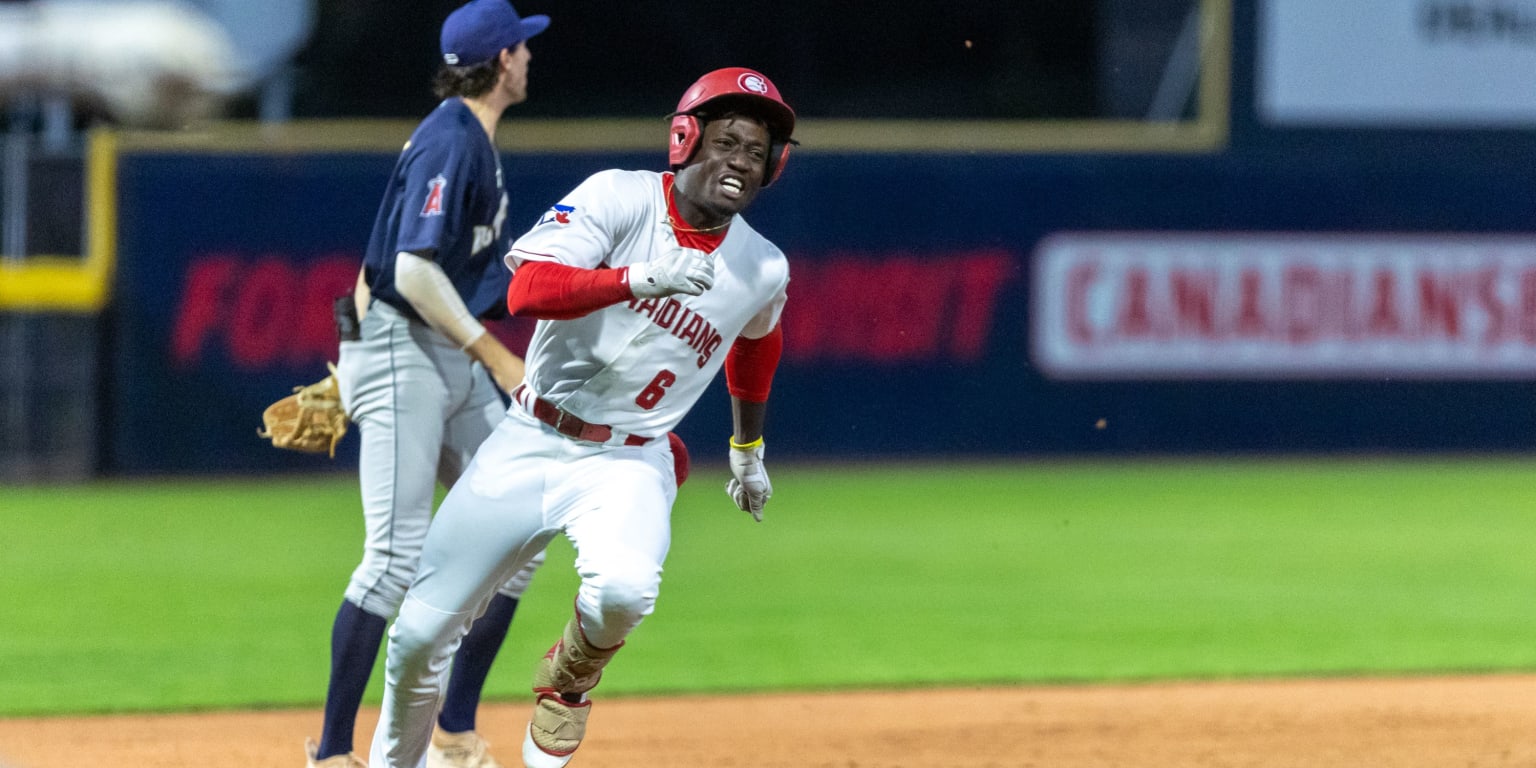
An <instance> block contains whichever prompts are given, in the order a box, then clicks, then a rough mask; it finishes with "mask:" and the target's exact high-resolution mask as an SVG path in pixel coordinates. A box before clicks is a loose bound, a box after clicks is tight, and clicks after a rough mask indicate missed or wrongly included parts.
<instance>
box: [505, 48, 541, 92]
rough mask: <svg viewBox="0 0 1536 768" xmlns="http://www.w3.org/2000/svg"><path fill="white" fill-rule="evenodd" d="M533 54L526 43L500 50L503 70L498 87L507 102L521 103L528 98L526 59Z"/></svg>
mask: <svg viewBox="0 0 1536 768" xmlns="http://www.w3.org/2000/svg"><path fill="white" fill-rule="evenodd" d="M532 58H533V54H531V53H529V52H528V45H527V44H526V43H518V44H517V47H516V48H508V49H507V50H505V51H502V52H501V63H502V67H503V71H502V73H501V81H500V85H499V87H500V88H501V89H502V90H503V91H504V92H505V93H506V94H507V103H508V104H521V103H523V102H524V101H527V99H528V61H529V60H530V59H532Z"/></svg>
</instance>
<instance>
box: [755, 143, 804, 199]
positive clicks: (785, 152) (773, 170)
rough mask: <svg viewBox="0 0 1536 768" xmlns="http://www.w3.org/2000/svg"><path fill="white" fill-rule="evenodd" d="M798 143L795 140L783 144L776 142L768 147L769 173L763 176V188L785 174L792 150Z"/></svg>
mask: <svg viewBox="0 0 1536 768" xmlns="http://www.w3.org/2000/svg"><path fill="white" fill-rule="evenodd" d="M798 143H799V142H797V141H795V140H794V139H790V140H789V141H786V142H783V143H780V142H777V141H776V142H774V143H773V145H772V146H770V147H768V168H767V172H766V173H764V174H763V186H765V187H766V186H768V185H769V184H772V183H774V182H775V181H778V180H779V176H780V175H782V174H783V173H784V165H785V164H786V163H788V162H789V150H790V148H791V147H793V146H795V145H796V144H798Z"/></svg>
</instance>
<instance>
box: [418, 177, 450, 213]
mask: <svg viewBox="0 0 1536 768" xmlns="http://www.w3.org/2000/svg"><path fill="white" fill-rule="evenodd" d="M427 184H428V185H429V186H430V189H428V190H427V204H426V205H423V206H422V207H421V215H422V217H423V218H425V217H427V216H441V215H443V187H444V186H446V185H447V184H448V179H446V178H444V177H443V175H442V174H438V175H436V176H434V177H432V180H431V181H429V182H427Z"/></svg>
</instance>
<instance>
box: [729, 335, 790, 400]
mask: <svg viewBox="0 0 1536 768" xmlns="http://www.w3.org/2000/svg"><path fill="white" fill-rule="evenodd" d="M783 329H784V326H783V324H779V325H775V326H774V327H773V330H772V331H769V332H768V335H767V336H764V337H762V338H761V339H749V338H747V337H745V336H739V337H737V339H736V343H735V344H732V345H731V351H730V353H729V354H727V355H726V357H725V388H726V389H727V390H729V391H730V393H731V396H732V397H734V398H736V399H737V400H745V401H747V402H752V403H766V402H768V390H769V388H770V387H771V386H772V385H773V372H774V371H775V370H777V369H778V367H779V356H780V355H781V354H783V352H784V330H783Z"/></svg>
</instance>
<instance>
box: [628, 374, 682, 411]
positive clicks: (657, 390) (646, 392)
mask: <svg viewBox="0 0 1536 768" xmlns="http://www.w3.org/2000/svg"><path fill="white" fill-rule="evenodd" d="M675 383H677V374H675V373H673V372H671V371H669V370H666V369H662V371H661V372H660V373H658V374H656V378H654V379H651V383H650V384H647V385H646V386H645V389H642V390H640V394H639V395H637V396H636V397H635V405H638V406H640V407H641V408H644V409H646V410H647V411H649V410H650V409H652V408H655V407H656V404H657V403H659V402H661V398H662V396H664V395H666V394H667V387H670V386H672V385H673V384H675Z"/></svg>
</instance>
